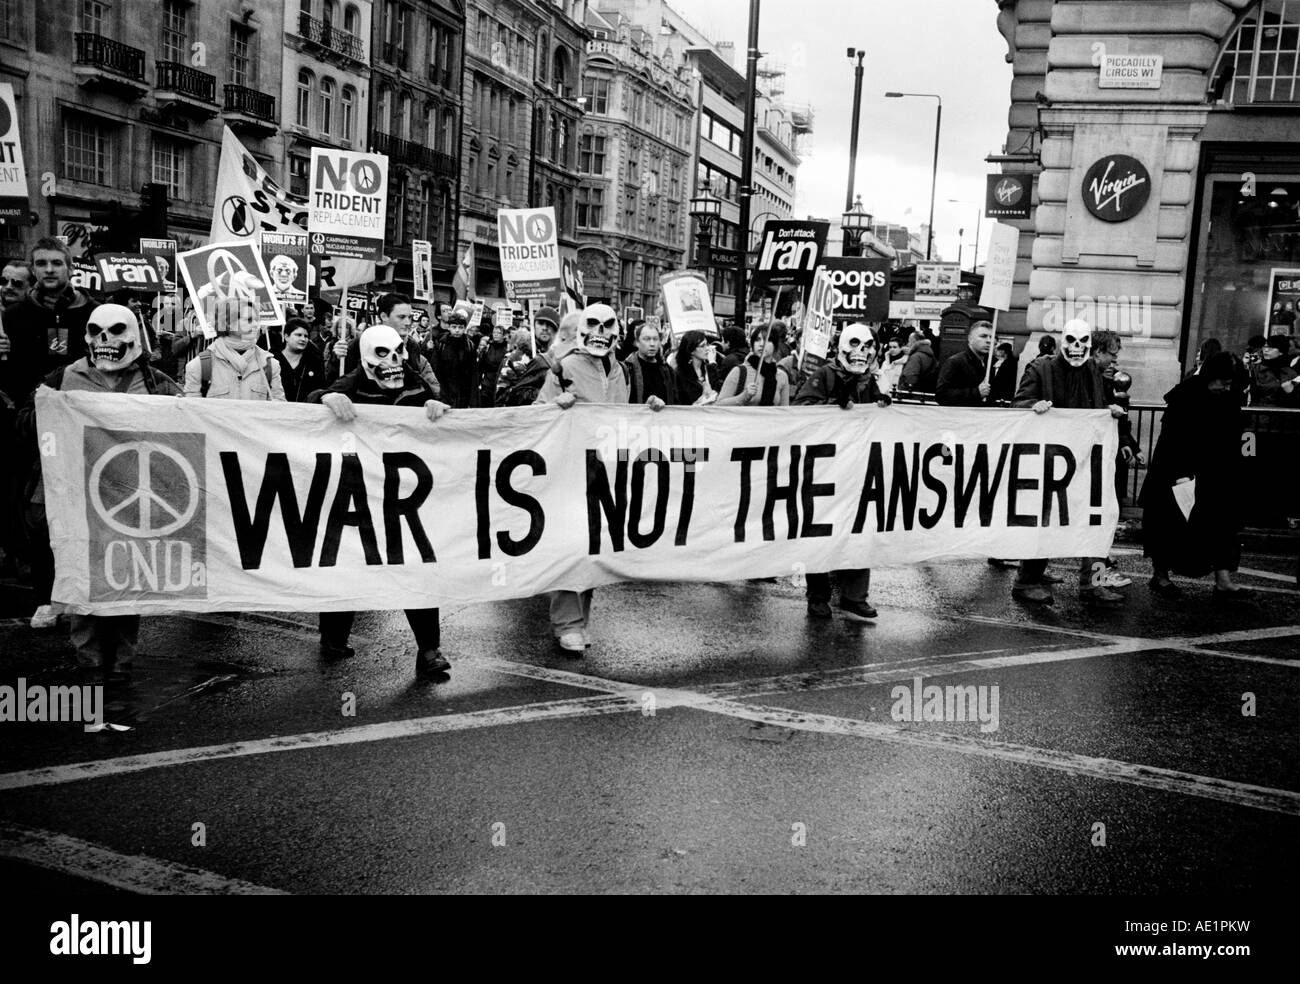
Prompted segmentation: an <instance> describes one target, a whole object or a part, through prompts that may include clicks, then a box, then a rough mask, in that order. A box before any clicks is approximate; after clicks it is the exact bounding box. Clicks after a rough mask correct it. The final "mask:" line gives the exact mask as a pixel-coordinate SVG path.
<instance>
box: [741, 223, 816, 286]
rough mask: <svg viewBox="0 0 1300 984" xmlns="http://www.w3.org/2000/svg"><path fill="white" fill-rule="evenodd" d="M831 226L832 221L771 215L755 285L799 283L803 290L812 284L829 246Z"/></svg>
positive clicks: (760, 243) (756, 267)
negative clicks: (809, 220) (803, 220)
mask: <svg viewBox="0 0 1300 984" xmlns="http://www.w3.org/2000/svg"><path fill="white" fill-rule="evenodd" d="M829 229H830V223H829V222H795V221H791V220H786V219H768V220H767V222H766V223H765V224H764V225H763V236H762V239H761V240H760V241H759V249H758V263H757V265H756V266H755V267H754V272H753V281H754V286H755V287H781V286H785V287H795V288H798V289H799V290H800V291H803V290H806V289H807V288H809V287H811V286H812V282H813V277H814V276H815V275H816V273H817V267H818V266H820V265H821V258H822V253H823V252H825V250H826V233H827V231H828V230H829Z"/></svg>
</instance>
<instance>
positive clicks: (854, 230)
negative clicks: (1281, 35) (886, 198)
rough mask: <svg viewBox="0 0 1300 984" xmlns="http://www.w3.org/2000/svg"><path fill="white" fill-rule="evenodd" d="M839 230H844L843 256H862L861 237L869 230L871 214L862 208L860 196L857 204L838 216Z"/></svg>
mask: <svg viewBox="0 0 1300 984" xmlns="http://www.w3.org/2000/svg"><path fill="white" fill-rule="evenodd" d="M840 228H841V229H843V230H844V255H845V256H861V255H862V237H863V236H864V235H865V234H866V233H867V232H868V231H869V230H870V229H871V213H870V212H867V211H864V210H863V208H862V196H861V195H859V196H858V200H857V203H856V204H855V205H854V206H853V207H852V208H848V209H845V210H844V214H843V215H842V216H840Z"/></svg>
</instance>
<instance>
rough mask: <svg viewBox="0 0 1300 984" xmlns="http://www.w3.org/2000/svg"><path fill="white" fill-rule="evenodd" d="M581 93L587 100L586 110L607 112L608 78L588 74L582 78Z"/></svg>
mask: <svg viewBox="0 0 1300 984" xmlns="http://www.w3.org/2000/svg"><path fill="white" fill-rule="evenodd" d="M582 95H583V96H584V97H585V98H586V100H587V112H589V113H596V114H598V115H600V116H606V115H608V114H609V79H598V78H594V77H592V76H588V77H587V78H585V79H583V80H582Z"/></svg>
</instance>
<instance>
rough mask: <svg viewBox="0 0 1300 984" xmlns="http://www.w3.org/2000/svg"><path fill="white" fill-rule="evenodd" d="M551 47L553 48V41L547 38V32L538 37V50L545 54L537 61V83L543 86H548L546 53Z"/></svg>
mask: <svg viewBox="0 0 1300 984" xmlns="http://www.w3.org/2000/svg"><path fill="white" fill-rule="evenodd" d="M550 47H551V39H550V38H549V37H548V36H547V34H546V32H545V31H543V32H542V33H541V34H539V35H537V50H538V51H540V52H543V55H542V56H541V57H540V58H538V59H537V81H538V82H541V83H542V84H543V85H545V84H546V67H547V66H546V56H545V54H544V53H545V52H546V51H549V50H550Z"/></svg>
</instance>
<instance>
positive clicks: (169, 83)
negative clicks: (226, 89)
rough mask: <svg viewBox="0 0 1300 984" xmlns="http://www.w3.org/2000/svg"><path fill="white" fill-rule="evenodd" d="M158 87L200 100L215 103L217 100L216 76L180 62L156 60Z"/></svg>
mask: <svg viewBox="0 0 1300 984" xmlns="http://www.w3.org/2000/svg"><path fill="white" fill-rule="evenodd" d="M158 88H159V89H167V90H169V91H171V92H175V93H178V94H180V95H182V96H188V97H189V98H190V99H197V100H199V101H200V102H208V103H213V104H215V103H216V101H217V77H216V76H215V75H209V74H208V73H207V72H200V71H199V70H198V69H197V68H190V66H189V65H182V64H181V63H180V62H170V61H160V62H158Z"/></svg>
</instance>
